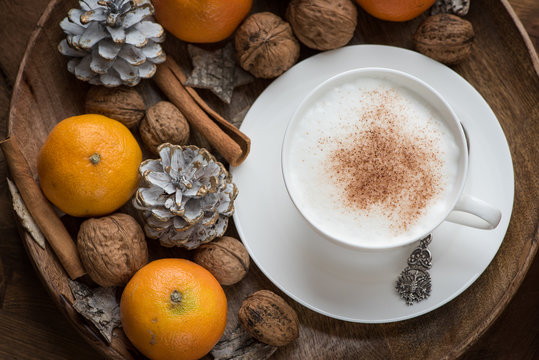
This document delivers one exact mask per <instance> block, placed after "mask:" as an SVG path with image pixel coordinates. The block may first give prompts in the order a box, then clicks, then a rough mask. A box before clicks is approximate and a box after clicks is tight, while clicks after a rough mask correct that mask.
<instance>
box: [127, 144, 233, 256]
mask: <svg viewBox="0 0 539 360" xmlns="http://www.w3.org/2000/svg"><path fill="white" fill-rule="evenodd" d="M158 151H159V156H160V159H156V160H145V161H144V162H142V164H141V165H140V169H139V171H140V174H141V176H142V178H143V186H142V187H140V188H139V189H138V190H137V193H136V195H135V197H134V199H133V205H134V206H135V208H137V209H138V210H140V211H141V212H142V217H143V219H144V222H145V226H144V231H145V232H146V235H147V236H148V237H149V238H153V239H159V240H160V242H161V245H163V246H167V247H172V246H179V247H185V248H188V249H194V248H196V247H198V246H199V245H201V244H203V243H206V242H209V241H211V240H213V239H214V238H216V237H219V236H223V235H224V233H225V231H226V228H227V225H228V219H229V217H230V216H232V214H233V213H234V199H235V198H236V196H237V195H238V189H237V187H236V185H235V184H234V183H233V182H232V179H231V177H230V175H229V173H228V171H227V170H226V169H225V167H224V166H223V164H221V163H220V162H217V161H216V160H215V157H214V156H213V155H211V154H210V153H209V152H208V151H207V150H206V149H203V148H198V147H196V146H192V145H190V146H179V145H171V144H168V143H165V144H162V145H160V146H159V148H158Z"/></svg>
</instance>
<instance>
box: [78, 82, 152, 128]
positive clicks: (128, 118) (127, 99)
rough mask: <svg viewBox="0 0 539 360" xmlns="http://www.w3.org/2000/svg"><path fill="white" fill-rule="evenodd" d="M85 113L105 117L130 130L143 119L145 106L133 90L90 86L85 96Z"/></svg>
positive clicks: (140, 97)
mask: <svg viewBox="0 0 539 360" xmlns="http://www.w3.org/2000/svg"><path fill="white" fill-rule="evenodd" d="M85 111H86V113H87V114H100V115H105V116H107V117H109V118H111V119H114V120H118V121H119V122H121V123H122V124H124V125H125V126H127V127H128V128H132V127H135V126H136V125H138V123H139V122H140V119H142V118H143V117H144V112H145V111H146V106H145V105H144V100H143V99H142V96H141V95H140V94H139V93H138V92H137V91H136V90H135V89H132V88H128V87H122V86H121V87H116V88H107V87H104V86H92V87H91V88H90V90H88V93H87V94H86V105H85Z"/></svg>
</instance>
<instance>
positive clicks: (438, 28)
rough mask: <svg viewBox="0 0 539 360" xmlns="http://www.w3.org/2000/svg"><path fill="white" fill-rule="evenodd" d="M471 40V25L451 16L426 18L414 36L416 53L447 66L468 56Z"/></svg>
mask: <svg viewBox="0 0 539 360" xmlns="http://www.w3.org/2000/svg"><path fill="white" fill-rule="evenodd" d="M473 39H474V30H473V26H472V24H471V23H470V22H469V21H467V20H464V19H461V18H460V17H458V16H456V15H453V14H437V15H433V16H430V17H428V18H427V19H426V20H425V21H424V22H423V23H422V24H421V25H420V26H419V28H418V29H417V31H416V33H415V35H414V43H415V48H416V49H417V51H419V52H421V53H423V54H425V55H427V56H429V57H431V58H433V59H434V60H438V61H440V62H442V63H444V64H448V65H452V64H457V63H459V62H461V61H462V60H464V59H466V58H467V57H468V56H469V55H470V53H471V51H472V43H473Z"/></svg>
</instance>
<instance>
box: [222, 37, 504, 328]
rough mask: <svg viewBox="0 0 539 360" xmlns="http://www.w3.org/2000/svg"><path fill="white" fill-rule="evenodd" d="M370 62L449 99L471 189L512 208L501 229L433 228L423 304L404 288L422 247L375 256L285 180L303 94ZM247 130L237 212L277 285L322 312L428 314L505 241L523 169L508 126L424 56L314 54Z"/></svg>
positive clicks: (394, 317)
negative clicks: (328, 223) (332, 235)
mask: <svg viewBox="0 0 539 360" xmlns="http://www.w3.org/2000/svg"><path fill="white" fill-rule="evenodd" d="M362 67H386V68H390V69H395V70H400V71H404V72H407V73H409V74H411V75H413V76H416V77H417V78H419V79H421V80H423V81H424V82H426V83H427V84H429V85H430V86H432V87H433V88H434V89H436V90H437V91H438V92H439V93H440V94H441V95H442V96H443V97H444V98H445V99H446V101H447V102H448V103H449V104H450V105H451V106H452V107H453V109H454V110H455V112H456V113H457V116H458V117H459V119H460V121H461V122H462V123H463V125H464V126H465V128H466V130H467V133H468V137H469V138H470V143H471V148H470V160H469V161H470V165H469V172H468V179H467V182H466V185H465V188H464V190H465V192H467V193H470V194H473V195H475V196H478V197H480V198H482V199H484V200H485V201H487V202H489V203H490V204H492V205H493V206H495V207H497V208H498V209H500V210H501V212H502V219H501V221H500V223H499V225H498V227H497V228H496V229H494V230H480V229H473V228H469V227H465V226H462V225H457V224H453V223H449V222H444V223H442V225H440V227H438V228H437V229H436V230H435V231H434V232H433V242H432V244H431V246H430V249H431V251H432V253H433V260H432V263H433V267H432V270H431V271H430V273H431V277H432V283H433V288H432V294H431V296H430V298H428V299H427V300H425V301H423V302H421V303H418V304H415V305H414V306H407V305H406V304H405V303H404V302H403V301H402V300H401V299H400V298H399V297H398V295H397V294H396V292H395V290H394V283H395V280H396V278H397V276H398V275H399V273H400V271H401V270H402V269H403V268H404V266H405V265H406V258H407V257H408V255H409V253H410V252H411V250H412V249H413V247H414V245H413V244H412V245H409V246H407V247H403V248H399V249H394V250H390V251H385V252H382V253H371V252H361V251H359V250H354V251H351V250H349V249H345V248H343V247H341V246H338V245H336V244H333V243H331V242H328V241H327V240H325V239H323V238H322V237H321V235H319V234H318V233H316V232H315V231H314V230H313V229H312V228H311V227H310V226H309V224H308V223H307V222H306V221H305V220H304V219H303V217H302V216H301V215H300V214H299V213H298V211H297V210H296V208H295V207H294V205H293V204H292V202H291V200H290V198H289V196H288V194H287V193H286V189H285V185H284V182H283V179H282V176H281V171H280V166H281V164H280V149H281V143H282V140H283V136H284V133H285V129H286V126H287V124H288V121H289V119H290V117H291V116H292V114H293V113H294V111H295V109H296V108H297V106H298V105H299V103H300V102H301V100H302V99H303V98H304V97H305V95H306V94H307V93H308V92H309V91H310V90H311V89H313V88H314V87H316V86H317V85H318V84H320V83H321V82H323V81H325V80H327V79H329V78H330V77H332V76H334V75H336V74H338V73H341V72H344V71H347V70H351V69H355V68H362ZM241 130H242V131H243V132H245V133H246V134H247V135H248V136H249V137H250V138H251V140H252V148H251V154H250V155H249V157H248V158H247V160H246V161H245V162H244V163H243V164H242V165H241V166H239V167H237V168H233V169H232V170H231V172H232V175H233V177H234V182H235V183H236V184H237V185H238V188H239V190H240V192H239V195H238V198H237V199H236V203H235V204H236V205H235V207H236V211H235V214H234V220H235V224H236V227H237V229H238V232H239V234H240V237H241V239H242V241H243V242H244V244H245V246H246V247H247V250H248V251H249V254H250V255H251V258H252V259H253V261H254V262H255V263H256V264H257V266H258V267H259V268H260V269H261V271H262V272H263V273H264V274H265V275H266V276H267V277H268V278H269V279H270V280H271V281H272V282H273V283H274V284H275V285H276V286H277V287H279V288H280V289H281V290H282V291H283V292H285V293H286V294H287V295H289V296H290V297H291V298H293V299H294V300H296V301H298V302H299V303H301V304H303V305H304V306H307V307H308V308H310V309H312V310H314V311H317V312H319V313H321V314H324V315H327V316H330V317H333V318H337V319H341V320H346V321H352V322H364V323H383V322H392V321H399V320H404V319H409V318H413V317H415V316H419V315H422V314H425V313H427V312H429V311H432V310H434V309H436V308H438V307H440V306H441V305H443V304H445V303H447V302H448V301H450V300H452V299H453V298H455V297H456V296H457V295H459V294H460V293H461V292H462V291H464V290H465V289H466V288H468V287H469V286H470V285H471V284H472V283H473V282H474V281H475V280H476V279H477V278H478V277H479V275H481V273H482V272H483V271H484V270H485V269H486V267H487V266H488V264H489V263H490V261H491V260H492V258H493V257H494V256H495V255H496V252H497V251H498V248H499V246H500V244H501V243H502V241H503V237H504V235H505V232H506V231H507V227H508V224H509V219H510V217H511V210H512V205H513V196H514V178H513V166H512V162H511V156H510V152H509V147H508V145H507V141H506V139H505V136H504V134H503V131H502V129H501V127H500V125H499V123H498V121H497V119H496V116H495V115H494V113H493V112H492V110H491V109H490V107H489V106H488V104H487V103H486V102H485V100H484V99H483V98H482V97H481V95H480V94H479V93H478V92H477V91H476V90H475V89H474V88H473V87H472V86H471V85H470V84H469V83H468V82H466V80H464V79H463V78H462V77H461V76H459V75H458V74H457V73H455V72H454V71H452V70H451V69H450V68H448V67H446V66H444V65H442V64H440V63H437V62H435V61H433V60H432V59H430V58H427V57H425V56H423V55H421V54H418V53H415V52H413V51H409V50H405V49H401V48H395V47H389V46H380V45H356V46H349V47H345V48H342V49H338V50H334V51H329V52H325V53H321V54H318V55H316V56H313V57H311V58H308V59H306V60H305V61H302V62H301V63H299V64H297V65H295V66H294V67H293V68H292V69H290V70H289V71H288V72H286V73H285V74H283V75H282V76H281V77H279V78H278V79H276V80H275V81H274V82H273V83H272V84H271V85H270V86H268V88H267V89H266V90H265V91H264V92H263V93H262V94H261V95H260V96H259V98H258V99H257V100H256V101H255V103H254V104H253V106H252V107H251V109H250V110H249V112H248V114H247V116H246V118H245V120H244V122H243V124H242V127H241ZM460 220H461V221H465V219H460Z"/></svg>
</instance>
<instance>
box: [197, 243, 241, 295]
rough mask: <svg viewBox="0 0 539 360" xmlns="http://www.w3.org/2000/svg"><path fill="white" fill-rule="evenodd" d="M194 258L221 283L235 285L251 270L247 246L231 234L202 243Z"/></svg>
mask: <svg viewBox="0 0 539 360" xmlns="http://www.w3.org/2000/svg"><path fill="white" fill-rule="evenodd" d="M193 260H194V261H195V262H196V263H197V264H199V265H201V266H203V267H204V268H206V269H207V270H208V271H209V272H211V273H212V274H213V276H215V278H216V279H217V281H219V283H220V284H221V285H233V284H235V283H237V282H239V281H240V280H241V279H243V278H244V277H245V275H247V271H249V254H248V253H247V250H246V249H245V246H243V244H242V243H241V241H239V240H236V239H234V238H232V237H229V236H223V237H221V238H219V239H216V240H214V241H212V242H210V243H207V244H204V245H201V246H200V247H199V248H198V249H197V250H195V254H194V256H193Z"/></svg>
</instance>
